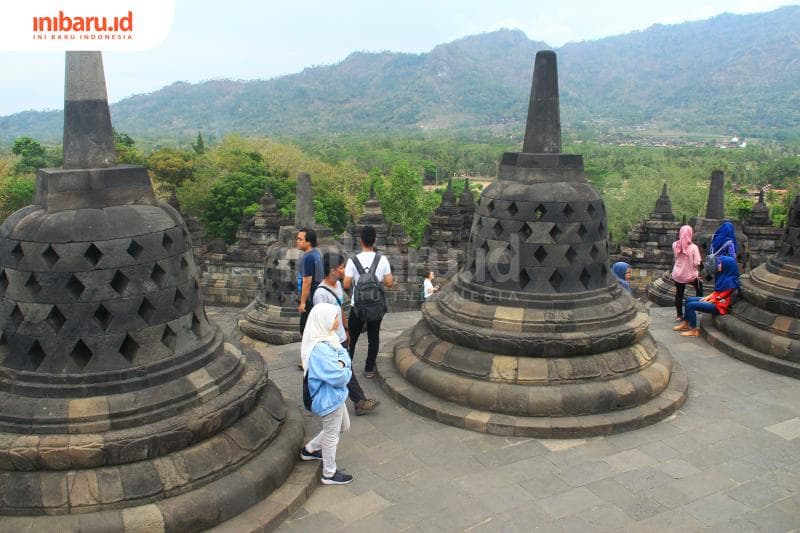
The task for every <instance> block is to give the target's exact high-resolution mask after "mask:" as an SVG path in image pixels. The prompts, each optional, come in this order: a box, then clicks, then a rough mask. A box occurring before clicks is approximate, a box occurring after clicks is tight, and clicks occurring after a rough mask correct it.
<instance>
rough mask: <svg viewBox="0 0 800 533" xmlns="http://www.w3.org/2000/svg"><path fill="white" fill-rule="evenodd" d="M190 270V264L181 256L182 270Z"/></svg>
mask: <svg viewBox="0 0 800 533" xmlns="http://www.w3.org/2000/svg"><path fill="white" fill-rule="evenodd" d="M187 268H189V262H188V261H186V258H185V257H183V256H181V270H186V269H187Z"/></svg>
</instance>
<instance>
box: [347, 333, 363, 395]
mask: <svg viewBox="0 0 800 533" xmlns="http://www.w3.org/2000/svg"><path fill="white" fill-rule="evenodd" d="M342 348H344V349H345V350H347V351H348V353H349V354H350V361H352V360H353V352H351V351H350V347H349V346H348V345H347V340H345V341H344V342H343V343H342ZM351 364H352V363H351ZM347 395H348V396H349V397H350V401H352V402H353V403H354V404H356V403H358V402H360V401H361V400H363V399H365V398H366V397H367V395H366V394H364V389H362V388H361V385H359V384H358V380H357V379H356V373H355V372H353V374H352V376H351V377H350V381H348V382H347Z"/></svg>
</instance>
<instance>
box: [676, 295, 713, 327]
mask: <svg viewBox="0 0 800 533" xmlns="http://www.w3.org/2000/svg"><path fill="white" fill-rule="evenodd" d="M697 311H700V312H701V313H710V314H712V315H718V314H719V311H718V310H717V306H716V305H714V304H713V303H711V302H701V301H700V298H698V297H696V296H689V297H688V298H686V309H685V310H684V312H683V319H684V320H686V321H687V322H688V323H689V325H690V326H691V327H693V328H696V327H697Z"/></svg>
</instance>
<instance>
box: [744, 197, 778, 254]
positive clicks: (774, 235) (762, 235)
mask: <svg viewBox="0 0 800 533" xmlns="http://www.w3.org/2000/svg"><path fill="white" fill-rule="evenodd" d="M744 234H745V235H747V240H748V242H749V243H750V268H756V267H757V266H759V265H763V264H764V263H766V262H767V259H769V258H770V256H772V255H773V254H775V253H776V252H777V251H778V249H779V248H780V246H781V238H782V237H783V228H779V227H777V226H775V224H773V222H772V219H771V218H770V216H769V208H768V207H767V204H766V203H764V190H763V189H762V190H761V191H759V193H758V202H757V203H756V205H754V206H753V211H752V212H751V213H750V216H749V217H747V220H745V221H744Z"/></svg>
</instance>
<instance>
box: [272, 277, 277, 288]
mask: <svg viewBox="0 0 800 533" xmlns="http://www.w3.org/2000/svg"><path fill="white" fill-rule="evenodd" d="M272 288H273V289H277V288H278V282H277V281H275V280H274V279H273V280H272Z"/></svg>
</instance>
